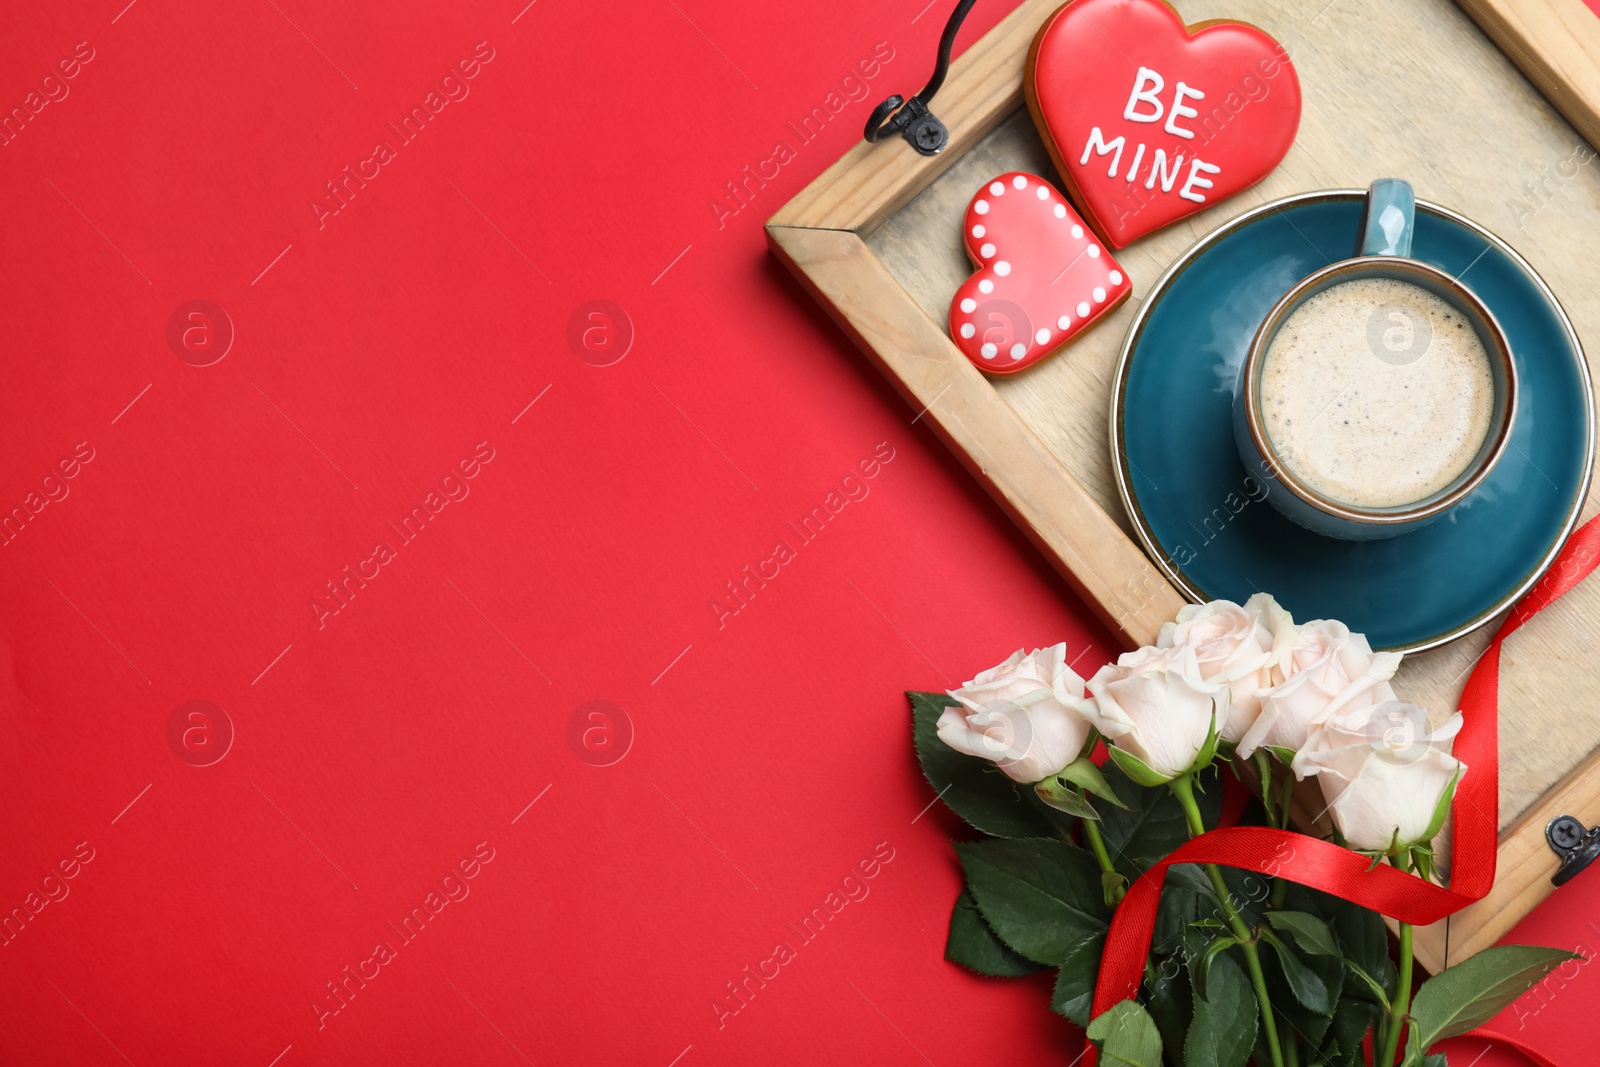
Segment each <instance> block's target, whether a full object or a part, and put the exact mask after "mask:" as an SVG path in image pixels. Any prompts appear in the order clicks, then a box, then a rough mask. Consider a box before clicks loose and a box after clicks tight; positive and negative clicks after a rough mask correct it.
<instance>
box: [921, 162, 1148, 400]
mask: <svg viewBox="0 0 1600 1067" xmlns="http://www.w3.org/2000/svg"><path fill="white" fill-rule="evenodd" d="M1030 192H1031V193H1032V195H1028V194H1029V193H1030ZM1007 193H1014V194H1015V195H1012V196H1007V195H1006V194H1007ZM963 222H964V226H965V229H966V234H965V235H964V239H965V240H964V243H965V246H966V251H967V254H968V256H970V257H971V260H972V262H973V263H974V264H975V272H974V273H973V274H972V275H971V277H969V278H968V279H967V280H966V281H965V282H963V283H962V284H961V286H960V287H959V288H958V289H957V291H956V293H955V295H954V296H953V297H952V299H951V308H950V321H949V330H950V337H951V339H952V340H953V341H954V343H955V344H956V347H957V348H959V349H960V350H961V351H962V353H963V354H964V355H966V356H967V358H968V359H970V360H971V361H972V362H973V363H975V364H977V365H978V366H979V367H980V368H981V369H983V370H984V371H985V372H986V373H989V374H1011V373H1015V372H1018V371H1023V370H1025V369H1026V368H1028V367H1031V366H1032V365H1033V364H1035V363H1037V362H1039V361H1040V360H1042V359H1044V358H1046V357H1047V356H1049V355H1051V354H1052V352H1054V351H1059V350H1060V349H1061V348H1062V347H1063V346H1064V345H1067V344H1069V343H1071V342H1072V341H1073V340H1074V339H1075V337H1076V336H1077V335H1078V334H1079V333H1081V332H1082V331H1084V330H1086V329H1087V328H1089V327H1090V326H1091V325H1092V324H1094V323H1095V322H1097V321H1098V320H1099V319H1100V318H1101V317H1103V316H1104V315H1106V314H1107V313H1108V312H1109V311H1110V310H1111V308H1112V307H1114V306H1115V305H1116V304H1117V302H1118V301H1120V300H1121V299H1123V298H1124V297H1125V296H1127V295H1128V288H1129V286H1128V282H1127V278H1126V277H1125V276H1124V273H1123V272H1122V271H1121V269H1120V268H1119V267H1118V264H1117V263H1116V261H1115V259H1114V258H1113V256H1112V254H1111V251H1110V250H1109V249H1107V248H1105V247H1103V246H1101V245H1100V244H1099V238H1098V237H1097V236H1096V235H1095V234H1094V233H1093V232H1092V231H1091V230H1090V229H1089V227H1088V225H1087V224H1086V223H1085V222H1084V221H1083V219H1082V217H1080V216H1079V215H1078V214H1077V212H1076V211H1075V210H1074V209H1073V207H1072V204H1071V202H1070V201H1069V200H1068V199H1067V198H1066V197H1065V196H1063V195H1062V194H1061V191H1060V190H1059V189H1056V188H1054V187H1053V186H1051V184H1050V183H1049V181H1047V180H1046V179H1044V178H1042V177H1039V176H1038V175H1033V174H1023V173H1019V172H1015V171H1013V172H1009V173H1005V174H999V175H996V176H994V177H992V178H990V179H989V181H987V182H985V183H984V184H983V185H982V186H981V187H980V188H979V189H978V190H977V191H976V193H975V194H974V195H973V197H972V199H971V200H970V201H969V203H968V207H967V213H966V217H965V219H964V220H963ZM1102 252H1104V253H1105V254H1104V255H1102V254H1101V253H1102ZM986 301H994V302H995V303H992V304H987V305H986V303H985V302H986ZM1002 307H1005V308H1006V309H1007V310H1006V312H1005V313H1004V314H1000V313H998V309H1000V308H1002ZM980 308H988V309H995V310H996V311H997V313H996V315H994V316H992V318H993V321H992V322H990V321H989V320H988V318H986V317H985V316H980V314H979V310H980ZM1006 320H1009V322H1010V325H1011V330H1010V331H1008V332H1009V336H997V335H996V333H995V331H994V330H992V329H991V326H1005V325H1006V324H1007V322H1006ZM1025 323H1031V325H1026V326H1024V325H1023V324H1025ZM1018 327H1021V329H1018ZM986 331H987V334H988V335H987V336H985V333H986Z"/></svg>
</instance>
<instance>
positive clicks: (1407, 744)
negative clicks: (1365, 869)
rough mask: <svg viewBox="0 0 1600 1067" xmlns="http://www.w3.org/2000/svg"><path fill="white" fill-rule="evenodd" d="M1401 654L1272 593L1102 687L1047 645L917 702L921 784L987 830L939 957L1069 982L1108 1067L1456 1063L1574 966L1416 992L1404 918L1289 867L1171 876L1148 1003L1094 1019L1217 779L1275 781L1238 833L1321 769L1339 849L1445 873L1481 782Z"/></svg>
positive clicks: (1082, 1021)
mask: <svg viewBox="0 0 1600 1067" xmlns="http://www.w3.org/2000/svg"><path fill="white" fill-rule="evenodd" d="M1400 659H1401V657H1400V655H1399V654H1398V653H1391V652H1373V651H1372V648H1371V646H1370V645H1369V644H1368V643H1367V640H1366V638H1365V637H1364V636H1363V635H1361V634H1356V633H1351V632H1350V630H1349V628H1348V627H1346V626H1345V625H1344V624H1342V623H1339V622H1336V621H1332V620H1320V621H1316V622H1308V623H1302V624H1300V625H1296V624H1295V622H1294V620H1293V619H1292V618H1290V616H1289V614H1288V613H1287V612H1286V611H1284V610H1283V609H1282V608H1281V607H1279V606H1278V604H1277V602H1276V601H1274V600H1273V599H1272V597H1270V596H1267V595H1266V594H1257V595H1256V596H1254V597H1251V598H1250V600H1249V601H1248V602H1246V603H1245V604H1244V605H1243V606H1240V605H1238V604H1234V603H1229V602H1227V601H1214V602H1212V603H1209V604H1204V605H1191V606H1189V607H1186V608H1184V609H1183V610H1182V612H1180V613H1179V615H1178V618H1177V619H1176V621H1174V622H1171V623H1168V624H1166V625H1165V626H1164V627H1163V628H1162V630H1161V634H1160V637H1159V638H1158V640H1157V643H1156V644H1155V645H1154V646H1147V647H1145V648H1141V649H1138V650H1137V651H1134V652H1129V653H1126V654H1124V655H1123V656H1121V657H1120V658H1119V659H1118V660H1117V662H1116V663H1113V664H1107V665H1106V666H1104V667H1102V668H1101V669H1100V670H1099V671H1098V672H1096V673H1095V674H1094V675H1093V676H1092V677H1090V678H1089V679H1088V680H1087V682H1086V681H1085V680H1084V679H1083V678H1081V677H1080V676H1079V675H1077V674H1076V673H1074V672H1073V670H1072V669H1071V667H1069V666H1068V665H1067V662H1066V648H1065V646H1064V645H1056V646H1054V647H1052V648H1047V649H1036V650H1035V651H1033V652H1032V653H1029V654H1027V655H1024V654H1023V652H1022V651H1021V650H1020V649H1019V650H1018V651H1017V652H1016V653H1015V654H1013V655H1012V656H1011V657H1010V658H1009V659H1007V660H1006V661H1005V662H1004V663H1002V664H1000V665H999V666H997V667H994V668H992V669H990V670H987V671H984V672H982V673H981V674H979V675H978V676H977V677H976V678H974V679H973V680H972V681H970V682H968V683H966V684H965V685H963V686H962V687H961V688H959V689H956V690H953V691H951V692H950V693H948V694H943V693H918V692H913V693H910V694H909V695H910V697H911V702H912V708H913V711H914V717H915V738H916V747H917V753H918V757H919V759H920V761H921V764H922V768H923V772H924V774H925V775H926V777H927V779H928V781H929V783H930V784H931V785H932V786H933V788H934V789H935V790H936V791H937V792H938V794H939V796H940V797H941V798H942V799H943V800H944V802H945V803H946V804H947V805H948V806H949V807H950V808H951V809H952V810H953V811H954V812H955V813H956V814H957V815H959V816H961V817H962V818H964V819H965V820H966V821H967V822H968V823H970V824H971V825H972V826H973V827H975V828H976V829H978V830H980V831H983V833H984V834H986V835H990V836H988V837H986V838H984V839H982V840H978V841H971V842H958V843H957V844H956V851H957V853H958V854H959V856H960V859H961V864H962V868H963V871H964V873H965V876H966V886H965V888H964V890H963V891H962V893H961V895H960V897H959V898H958V899H957V901H956V904H955V908H954V911H953V913H952V914H951V918H950V934H949V940H948V943H947V947H946V950H945V955H946V957H947V958H948V959H950V960H952V961H954V962H956V963H960V964H963V965H965V966H967V967H969V968H971V969H972V970H975V971H978V972H979V973H982V974H986V975H993V976H996V977H1010V976H1017V975H1023V974H1028V973H1031V972H1034V971H1039V970H1044V969H1048V968H1056V969H1057V971H1058V973H1057V977H1056V982H1055V990H1054V995H1053V997H1052V1001H1051V1007H1052V1008H1053V1009H1054V1010H1055V1011H1057V1012H1060V1013H1061V1014H1063V1015H1065V1016H1066V1017H1068V1018H1069V1019H1072V1020H1073V1021H1074V1022H1076V1023H1078V1024H1079V1025H1080V1026H1084V1027H1086V1028H1087V1029H1088V1033H1089V1037H1090V1039H1091V1040H1092V1041H1094V1043H1095V1045H1096V1047H1097V1048H1098V1049H1099V1056H1100V1062H1101V1063H1102V1064H1110V1065H1121V1064H1138V1065H1141V1067H1152V1065H1154V1064H1157V1063H1161V1062H1165V1063H1167V1064H1171V1065H1174V1067H1243V1065H1244V1064H1247V1063H1254V1064H1257V1065H1258V1067H1298V1065H1301V1064H1306V1065H1310V1064H1332V1065H1337V1067H1351V1065H1356V1064H1360V1065H1364V1067H1365V1065H1372V1067H1377V1065H1379V1064H1384V1065H1390V1064H1394V1063H1395V1062H1397V1060H1399V1061H1400V1062H1402V1063H1403V1064H1407V1065H1413V1064H1415V1065H1427V1067H1438V1065H1441V1064H1443V1063H1444V1057H1443V1055H1427V1050H1428V1049H1429V1048H1431V1047H1432V1046H1433V1044H1434V1043H1435V1042H1437V1041H1439V1040H1442V1039H1444V1038H1448V1037H1452V1036H1456V1035H1458V1034H1462V1033H1465V1032H1467V1031H1468V1030H1470V1029H1472V1028H1473V1027H1474V1026H1476V1025H1478V1024H1479V1023H1481V1022H1483V1021H1485V1020H1487V1019H1488V1018H1490V1017H1491V1016H1493V1015H1494V1014H1495V1013H1496V1012H1498V1011H1499V1010H1500V1009H1501V1008H1503V1007H1505V1005H1507V1004H1508V1003H1510V1002H1511V1001H1512V1000H1514V999H1515V998H1516V997H1517V996H1519V995H1520V994H1521V993H1522V992H1524V991H1526V990H1527V989H1528V988H1530V987H1531V986H1532V985H1533V984H1534V983H1535V982H1538V981H1540V980H1542V979H1543V978H1544V977H1545V975H1546V974H1548V973H1549V971H1550V970H1551V969H1552V968H1554V967H1556V966H1558V965H1560V964H1561V963H1563V962H1565V961H1567V960H1570V959H1574V958H1576V957H1574V956H1573V955H1572V954H1571V953H1567V952H1562V951H1559V950H1555V949H1547V948H1537V947H1530V946H1503V947H1500V948H1492V949H1487V950H1484V951H1482V952H1480V953H1478V954H1477V955H1475V956H1473V957H1471V958H1470V959H1469V960H1467V961H1465V962H1464V963H1462V964H1460V965H1458V966H1456V967H1451V968H1449V969H1447V970H1444V971H1442V972H1440V973H1439V974H1438V975H1436V976H1434V977H1433V978H1432V979H1430V980H1429V981H1427V982H1426V983H1424V984H1422V985H1421V986H1420V988H1419V989H1417V990H1416V994H1415V996H1413V985H1414V982H1413V971H1414V965H1413V960H1412V952H1411V928H1410V927H1409V926H1408V925H1406V924H1404V923H1401V924H1400V926H1399V939H1398V942H1399V943H1398V946H1395V947H1394V950H1393V951H1391V945H1390V941H1389V937H1388V931H1387V929H1386V927H1385V925H1384V922H1383V919H1382V917H1381V916H1380V915H1378V914H1377V913H1376V912H1373V911H1369V910H1367V909H1365V908H1362V907H1360V906H1358V905H1356V904H1354V903H1351V902H1349V901H1347V900H1344V899H1341V898H1339V897H1337V896H1333V895H1330V894H1327V893H1323V892H1320V891H1318V890H1316V889H1312V888H1308V887H1306V886H1303V885H1299V884H1296V882H1295V881H1294V870H1293V866H1292V863H1285V864H1281V865H1278V866H1276V867H1274V868H1273V870H1274V872H1275V873H1276V875H1277V876H1276V877H1269V876H1264V875H1260V874H1257V873H1254V872H1248V871H1243V870H1239V869H1234V868H1231V867H1218V866H1214V865H1210V864H1199V865H1195V864H1180V865H1177V866H1173V867H1172V869H1171V871H1170V872H1169V873H1168V876H1167V878H1166V883H1165V888H1164V889H1162V891H1161V896H1160V908H1159V912H1158V913H1157V916H1156V923H1155V932H1154V937H1153V940H1152V951H1151V953H1150V957H1149V960H1148V962H1147V963H1146V965H1145V972H1144V981H1143V983H1142V985H1141V986H1140V988H1139V995H1138V997H1137V999H1136V1000H1126V1001H1123V1002H1121V1003H1119V1004H1117V1005H1116V1006H1115V1007H1112V1008H1111V1009H1110V1010H1108V1011H1105V1012H1103V1013H1102V1014H1100V1015H1099V1016H1098V1017H1096V1018H1093V1019H1091V1018H1090V1009H1091V1004H1092V1002H1093V999H1094V993H1095V987H1096V979H1097V976H1098V972H1099V967H1100V962H1101V955H1102V952H1103V950H1104V947H1105V944H1106V935H1107V931H1108V929H1109V927H1110V923H1111V919H1112V916H1113V913H1114V912H1115V910H1116V908H1117V907H1118V905H1119V904H1120V903H1121V901H1122V899H1123V896H1124V894H1125V892H1126V891H1127V887H1128V886H1129V884H1130V883H1131V882H1132V881H1133V880H1134V879H1137V878H1139V877H1140V876H1141V875H1142V874H1144V872H1145V871H1147V870H1148V869H1150V868H1151V867H1152V866H1154V865H1155V864H1157V863H1160V862H1161V861H1162V860H1164V859H1165V858H1166V857H1167V856H1168V855H1170V854H1171V853H1173V852H1174V851H1175V850H1176V849H1178V848H1179V847H1180V846H1182V845H1184V844H1185V843H1186V842H1187V841H1188V840H1190V839H1191V838H1194V837H1198V836H1200V835H1202V834H1204V833H1206V832H1207V831H1208V830H1210V829H1212V828H1214V827H1215V826H1216V824H1217V821H1218V818H1219V813H1220V808H1221V804H1220V796H1221V793H1222V789H1221V783H1220V781H1219V776H1220V775H1221V774H1224V773H1226V774H1233V775H1239V776H1241V777H1242V778H1245V779H1250V780H1253V784H1255V785H1256V786H1258V787H1259V790H1260V802H1259V804H1255V805H1253V806H1252V809H1250V810H1249V811H1247V813H1246V815H1245V821H1254V822H1257V823H1261V824H1265V825H1269V826H1274V827H1280V828H1287V827H1288V826H1289V823H1290V808H1291V801H1292V797H1293V792H1294V785H1295V783H1296V782H1297V781H1303V780H1304V779H1306V778H1308V777H1315V778H1316V779H1317V783H1318V784H1319V786H1320V794H1321V797H1320V801H1321V802H1320V803H1319V804H1317V805H1315V807H1316V808H1320V809H1321V810H1320V811H1318V810H1313V811H1311V812H1310V813H1309V814H1310V816H1311V817H1312V820H1313V821H1315V822H1320V823H1321V824H1322V825H1324V826H1325V827H1326V828H1327V833H1328V834H1329V835H1330V836H1331V837H1332V839H1333V840H1334V841H1335V842H1336V843H1337V844H1338V845H1339V846H1341V847H1343V848H1347V849H1350V850H1352V851H1355V852H1360V853H1364V854H1366V855H1368V856H1370V857H1371V862H1372V866H1376V865H1377V864H1379V863H1382V862H1388V863H1391V864H1393V865H1394V866H1396V867H1398V868H1401V869H1403V870H1405V871H1408V872H1411V873H1413V874H1415V875H1416V876H1417V877H1419V878H1421V879H1424V880H1427V881H1430V882H1432V881H1435V880H1437V878H1438V874H1437V872H1436V870H1435V863H1434V856H1433V839H1434V838H1435V836H1436V835H1438V833H1439V831H1440V828H1441V827H1442V826H1443V824H1444V821H1445V819H1446V817H1447V816H1448V814H1449V812H1450V807H1451V801H1452V799H1453V797H1454V794H1455V790H1456V787H1457V784H1458V783H1459V782H1460V781H1461V780H1462V777H1463V776H1464V775H1465V774H1467V772H1468V768H1467V767H1466V766H1465V765H1464V764H1462V763H1461V762H1460V761H1459V760H1457V759H1456V758H1455V757H1454V756H1452V755H1451V751H1450V749H1451V741H1452V739H1453V738H1454V737H1455V735H1456V733H1457V732H1458V731H1459V730H1460V728H1461V725H1462V718H1461V715H1460V713H1459V712H1457V713H1455V714H1453V715H1451V716H1450V717H1449V718H1448V719H1446V720H1445V721H1444V722H1443V723H1441V724H1439V725H1437V726H1432V725H1430V723H1429V718H1428V715H1427V713H1426V712H1425V711H1424V710H1423V709H1422V708H1420V707H1417V706H1416V705H1414V704H1408V703H1405V702H1402V701H1400V700H1399V699H1398V698H1397V697H1396V694H1395V692H1394V689H1393V688H1392V686H1391V684H1390V680H1391V679H1392V678H1393V676H1394V674H1395V671H1396V669H1397V668H1398V667H1399V665H1400ZM1101 742H1104V744H1105V756H1104V757H1102V758H1100V759H1098V760H1097V759H1093V758H1091V757H1092V756H1094V755H1095V753H1096V751H1097V750H1098V748H1099V745H1100V743H1101ZM1222 765H1229V766H1230V769H1223V768H1222ZM1323 816H1327V818H1323ZM1291 855H1292V853H1291ZM1285 868H1287V869H1285ZM1402 1055H1403V1059H1401V1058H1400V1057H1401V1056H1402Z"/></svg>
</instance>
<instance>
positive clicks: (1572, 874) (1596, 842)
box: [1544, 815, 1600, 885]
mask: <svg viewBox="0 0 1600 1067" xmlns="http://www.w3.org/2000/svg"><path fill="white" fill-rule="evenodd" d="M1544 839H1545V840H1546V841H1548V842H1549V843H1550V850H1551V851H1552V852H1554V853H1555V854H1556V855H1557V856H1560V857H1561V869H1560V870H1559V871H1557V872H1556V873H1555V877H1553V878H1551V879H1550V881H1551V883H1553V884H1554V885H1566V884H1567V883H1568V882H1570V881H1572V880H1573V879H1574V878H1576V877H1577V876H1578V874H1579V873H1580V872H1582V871H1583V869H1584V868H1585V867H1587V866H1589V864H1591V863H1593V862H1594V860H1595V857H1596V856H1600V826H1596V827H1593V828H1592V829H1587V830H1586V829H1584V826H1583V823H1581V822H1579V821H1578V820H1577V819H1574V818H1573V817H1572V816H1571V815H1558V816H1556V817H1555V818H1554V819H1551V820H1550V825H1548V826H1546V827H1545V828H1544Z"/></svg>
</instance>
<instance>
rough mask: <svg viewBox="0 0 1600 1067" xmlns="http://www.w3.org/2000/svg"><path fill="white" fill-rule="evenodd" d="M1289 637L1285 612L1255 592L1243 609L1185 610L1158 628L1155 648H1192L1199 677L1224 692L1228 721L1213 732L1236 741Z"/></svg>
mask: <svg viewBox="0 0 1600 1067" xmlns="http://www.w3.org/2000/svg"><path fill="white" fill-rule="evenodd" d="M1295 636H1296V635H1295V629H1294V620H1293V619H1292V618H1290V617H1289V613H1288V612H1287V611H1284V610H1283V608H1281V607H1279V606H1278V602H1277V601H1276V600H1274V599H1273V598H1272V597H1271V596H1269V595H1268V594H1266V593H1257V594H1256V595H1255V596H1253V597H1251V598H1250V599H1249V600H1247V601H1245V603H1244V606H1243V607H1240V606H1239V605H1238V604H1235V603H1233V602H1232V601H1229V600H1213V601H1212V602H1211V603H1209V604H1187V605H1185V606H1184V608H1183V609H1182V610H1181V611H1179V612H1178V619H1177V621H1176V622H1169V623H1166V624H1165V625H1163V626H1162V627H1161V635H1160V636H1159V637H1158V638H1157V639H1156V646H1157V647H1158V648H1183V647H1187V648H1190V649H1193V650H1194V656H1195V662H1196V663H1197V664H1198V665H1199V670H1200V677H1201V678H1202V679H1203V680H1205V681H1207V682H1217V683H1220V684H1222V685H1225V686H1227V687H1228V691H1229V693H1230V694H1231V698H1230V700H1229V703H1228V717H1227V720H1226V721H1225V722H1222V723H1221V724H1219V725H1218V727H1217V733H1218V734H1220V735H1221V736H1222V737H1223V739H1224V740H1228V741H1235V742H1237V741H1239V740H1240V739H1241V738H1243V737H1244V735H1245V732H1246V731H1247V730H1249V728H1250V727H1251V726H1253V725H1254V724H1255V721H1256V717H1257V716H1258V715H1259V714H1260V713H1261V701H1260V699H1259V698H1258V697H1257V696H1256V693H1257V692H1258V691H1259V690H1262V689H1265V688H1267V687H1268V686H1269V685H1271V684H1272V668H1273V667H1275V666H1276V665H1277V663H1278V661H1279V659H1281V658H1282V656H1283V654H1284V653H1285V652H1286V651H1288V649H1289V646H1290V645H1292V644H1293V643H1294V640H1295Z"/></svg>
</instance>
